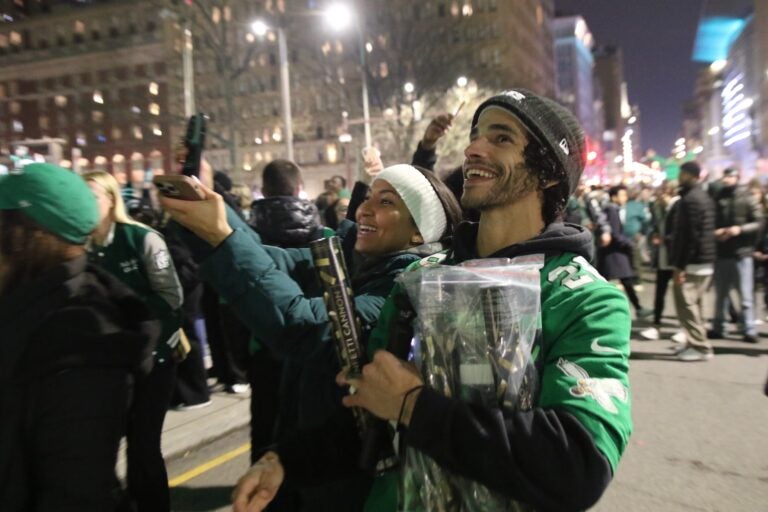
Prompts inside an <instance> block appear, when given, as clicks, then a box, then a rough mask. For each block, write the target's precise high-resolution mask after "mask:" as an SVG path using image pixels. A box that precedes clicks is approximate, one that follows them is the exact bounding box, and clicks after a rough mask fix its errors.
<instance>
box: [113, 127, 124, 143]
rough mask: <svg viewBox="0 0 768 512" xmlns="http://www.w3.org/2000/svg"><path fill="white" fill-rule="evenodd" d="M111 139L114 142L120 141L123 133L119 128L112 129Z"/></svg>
mask: <svg viewBox="0 0 768 512" xmlns="http://www.w3.org/2000/svg"><path fill="white" fill-rule="evenodd" d="M112 138H113V139H115V140H120V139H122V138H123V131H122V130H121V129H120V128H117V127H115V128H112Z"/></svg>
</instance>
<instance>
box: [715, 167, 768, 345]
mask: <svg viewBox="0 0 768 512" xmlns="http://www.w3.org/2000/svg"><path fill="white" fill-rule="evenodd" d="M720 181H721V184H722V186H721V187H720V189H719V190H718V191H717V194H716V196H715V198H714V199H715V240H716V246H717V258H716V260H715V275H714V282H715V315H714V320H713V321H712V329H711V330H710V331H709V333H708V335H709V337H710V338H722V337H723V334H724V331H723V328H724V323H725V318H726V315H727V314H728V302H729V298H728V295H729V292H730V291H731V290H732V289H735V290H736V292H737V294H738V298H739V301H740V304H739V305H738V310H739V311H740V314H739V324H740V325H739V327H740V330H741V334H742V335H743V340H744V341H746V342H748V343H757V329H756V328H755V310H754V297H753V294H754V260H753V259H752V253H753V252H754V249H755V246H756V245H757V236H758V234H759V233H760V231H761V228H762V225H763V218H764V217H763V212H762V210H761V205H760V203H759V202H758V201H757V200H756V199H755V197H754V196H753V195H752V194H751V193H750V192H749V190H748V189H747V188H746V187H741V186H739V184H738V183H739V172H738V170H737V169H735V168H733V167H729V168H727V169H725V170H724V171H723V176H722V178H721V180H720Z"/></svg>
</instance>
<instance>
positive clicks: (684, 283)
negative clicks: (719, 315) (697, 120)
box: [670, 162, 715, 361]
mask: <svg viewBox="0 0 768 512" xmlns="http://www.w3.org/2000/svg"><path fill="white" fill-rule="evenodd" d="M700 174H701V167H700V166H699V164H698V163H696V162H686V163H684V164H683V165H681V166H680V199H679V200H678V202H677V204H676V209H677V214H676V217H677V218H676V222H675V228H674V231H673V233H672V254H671V257H670V262H671V264H672V266H673V267H674V269H675V270H674V276H673V279H674V288H673V290H674V296H675V307H676V309H677V315H678V317H679V319H680V324H681V325H682V326H683V329H684V330H685V340H686V342H685V344H684V345H683V346H682V348H681V350H680V351H679V352H678V359H680V360H681V361H706V360H707V359H710V358H711V357H712V344H711V343H710V342H709V341H708V340H707V332H706V329H705V327H704V316H703V313H702V300H703V298H704V294H705V292H706V291H707V288H708V287H709V283H710V281H711V280H712V273H713V269H714V267H713V264H714V261H715V234H714V225H715V214H714V205H713V204H712V200H711V199H710V197H709V195H708V194H707V193H706V192H704V190H702V188H701V185H700V184H699V176H700Z"/></svg>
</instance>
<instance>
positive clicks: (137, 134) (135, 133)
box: [133, 126, 144, 140]
mask: <svg viewBox="0 0 768 512" xmlns="http://www.w3.org/2000/svg"><path fill="white" fill-rule="evenodd" d="M133 138H134V139H137V140H142V139H143V138H144V134H143V133H142V132H141V127H140V126H134V127H133Z"/></svg>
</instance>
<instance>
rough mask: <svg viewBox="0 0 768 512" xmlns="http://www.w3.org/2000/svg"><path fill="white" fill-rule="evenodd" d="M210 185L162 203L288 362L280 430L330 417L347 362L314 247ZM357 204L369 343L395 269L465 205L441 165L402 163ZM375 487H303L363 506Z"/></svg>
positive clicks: (319, 503) (440, 233)
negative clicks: (279, 236)
mask: <svg viewBox="0 0 768 512" xmlns="http://www.w3.org/2000/svg"><path fill="white" fill-rule="evenodd" d="M356 188H357V187H356ZM203 190H205V191H206V193H207V194H208V199H207V200H205V201H195V202H185V201H174V200H172V199H168V198H162V199H161V203H162V204H163V206H164V207H165V209H166V210H167V211H168V212H169V213H170V214H171V215H172V216H173V217H174V218H175V219H177V220H178V221H179V223H181V224H182V225H185V226H187V227H188V228H189V229H190V230H192V232H193V233H195V234H196V235H197V236H198V237H199V238H198V239H194V237H193V239H190V240H189V241H188V243H189V244H190V246H192V245H193V244H197V245H196V248H195V249H194V250H193V253H195V254H196V255H197V257H199V258H200V259H201V269H202V272H203V276H204V278H205V279H207V280H208V281H210V282H211V283H212V284H213V285H214V286H215V287H216V289H217V290H218V291H219V292H220V293H221V294H222V296H223V297H225V298H226V299H227V301H229V302H230V304H232V306H233V307H234V308H235V310H236V311H237V313H238V315H239V317H240V318H241V319H242V320H243V321H244V322H245V323H246V324H247V325H248V326H249V328H250V329H251V332H252V333H253V334H254V336H256V337H257V340H258V341H259V343H261V344H263V345H264V346H266V347H267V348H268V349H269V350H270V351H271V352H272V353H273V354H274V355H275V356H277V357H279V358H281V359H282V360H283V371H282V380H281V383H280V391H279V398H280V402H279V408H280V411H279V419H278V425H277V428H276V437H277V438H278V439H279V438H281V437H283V436H286V435H290V434H292V433H293V432H295V431H297V430H302V429H311V428H314V427H317V426H319V425H323V424H324V423H325V422H326V420H328V419H329V418H331V417H332V416H333V415H334V414H336V413H338V412H339V411H341V410H342V408H341V398H342V395H343V393H342V392H341V390H340V389H339V388H338V387H337V386H335V384H334V375H335V374H336V373H337V372H338V370H339V362H338V360H337V357H336V355H335V352H334V348H333V347H334V343H333V341H332V340H333V338H332V333H331V325H330V321H329V316H328V310H327V308H326V306H325V302H324V300H323V297H322V292H321V290H320V289H319V288H318V283H317V276H316V275H315V270H314V265H313V260H312V256H311V253H310V252H309V250H308V249H282V248H278V247H273V246H266V245H263V244H262V243H261V240H260V238H259V236H258V234H256V233H255V232H253V230H251V229H248V228H247V225H245V224H244V223H242V222H238V220H237V219H236V218H235V217H234V216H233V215H232V214H231V212H229V211H228V210H227V211H225V209H224V205H223V203H222V200H221V198H220V197H219V196H217V195H216V194H214V193H213V192H212V191H210V189H207V188H205V187H204V188H203ZM355 212H356V214H355V215H356V220H357V223H356V224H355V223H351V222H350V221H346V220H345V221H344V223H343V225H342V226H341V227H340V230H339V235H340V237H341V238H342V239H343V240H342V246H343V248H353V249H354V250H353V251H351V252H346V253H345V259H346V261H347V264H348V269H349V272H350V281H351V285H352V291H353V295H354V303H355V309H356V312H357V314H358V316H359V319H360V324H361V338H362V340H361V341H362V342H363V343H365V342H366V341H367V339H368V335H369V334H370V332H371V330H372V329H373V327H374V325H375V323H376V321H377V320H378V317H379V312H380V309H381V305H382V304H383V303H384V300H385V298H386V296H387V295H388V294H389V292H390V290H391V289H392V285H393V282H394V279H395V277H396V276H397V275H399V274H400V273H401V272H402V271H403V269H405V267H407V266H408V265H409V264H411V263H413V262H415V261H418V260H419V259H420V258H422V257H424V256H427V255H428V254H432V253H433V252H436V250H441V249H442V248H443V247H444V245H443V244H444V243H445V242H447V240H448V239H449V238H450V236H451V235H452V233H453V228H454V225H455V224H456V223H457V222H458V220H459V218H460V213H459V212H460V210H459V206H458V204H457V203H456V200H455V198H454V197H453V195H452V194H451V193H450V191H448V189H447V188H446V187H445V185H443V184H442V183H441V182H440V180H439V179H437V178H436V177H435V176H434V174H433V173H432V172H430V171H426V170H419V169H416V168H414V167H412V166H410V165H396V166H391V167H388V168H386V169H384V170H383V171H382V172H381V173H379V174H378V175H377V176H376V178H374V180H373V182H372V184H371V188H370V191H369V193H368V196H367V198H366V200H365V201H364V202H363V203H362V204H361V205H360V206H359V207H358V208H356V209H355ZM244 227H245V229H244ZM200 244H202V246H200ZM212 248H215V249H213V250H212ZM233 269H237V271H236V272H233ZM369 485H370V475H367V474H362V473H361V474H358V475H354V478H353V480H350V481H346V482H344V484H343V485H340V486H338V487H328V486H320V487H315V488H306V489H302V494H303V498H304V505H303V506H304V507H305V510H313V511H314V510H329V511H330V510H333V511H336V510H338V511H343V510H350V511H352V510H360V509H361V507H362V502H363V500H364V499H365V497H366V495H367V492H368V487H369Z"/></svg>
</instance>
